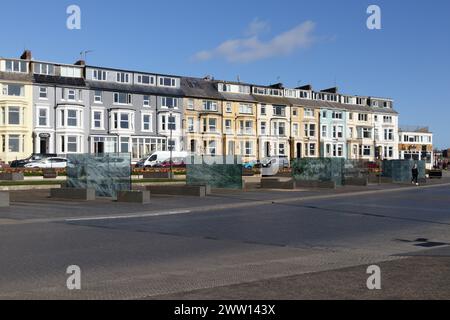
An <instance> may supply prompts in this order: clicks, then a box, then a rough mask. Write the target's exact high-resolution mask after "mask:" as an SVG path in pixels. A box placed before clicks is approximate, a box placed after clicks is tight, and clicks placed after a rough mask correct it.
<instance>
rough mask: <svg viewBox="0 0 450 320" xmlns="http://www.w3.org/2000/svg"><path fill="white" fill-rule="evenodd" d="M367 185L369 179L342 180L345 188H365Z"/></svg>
mask: <svg viewBox="0 0 450 320" xmlns="http://www.w3.org/2000/svg"><path fill="white" fill-rule="evenodd" d="M368 184H369V178H368V177H367V178H348V179H344V185H346V186H363V187H365V186H367V185H368Z"/></svg>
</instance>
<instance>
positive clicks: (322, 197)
mask: <svg viewBox="0 0 450 320" xmlns="http://www.w3.org/2000/svg"><path fill="white" fill-rule="evenodd" d="M449 186H450V183H442V184H433V185H427V186H421V187H416V186H414V187H399V188H388V189H381V190H380V189H377V190H367V191H356V192H347V193H345V192H344V193H335V194H322V195H315V196H303V197H302V196H300V197H289V198H282V199H267V200H251V201H248V202H243V203H231V204H216V205H206V206H198V207H188V208H180V209H178V210H170V211H159V212H149V211H144V212H138V213H136V212H134V213H131V214H126V213H125V214H121V215H111V216H89V217H81V218H78V217H67V218H45V219H26V220H20V221H17V223H9V225H11V224H31V223H51V222H76V221H93V220H107V219H131V218H145V217H157V216H169V215H178V214H187V213H193V212H197V213H200V212H211V211H218V210H227V209H243V208H249V207H255V206H260V205H276V204H289V203H292V202H299V201H301V202H305V201H314V200H325V199H338V198H346V197H355V196H362V195H370V194H382V193H392V192H403V191H411V190H424V189H432V188H438V187H449ZM267 191H269V189H268V190H267ZM210 197H214V194H213V195H212V196H210ZM13 205H14V204H13ZM49 205H50V206H51V203H49ZM0 225H2V223H1V222H0Z"/></svg>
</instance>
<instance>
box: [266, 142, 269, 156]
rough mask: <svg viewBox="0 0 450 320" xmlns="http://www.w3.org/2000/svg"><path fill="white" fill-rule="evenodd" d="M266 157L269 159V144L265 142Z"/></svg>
mask: <svg viewBox="0 0 450 320" xmlns="http://www.w3.org/2000/svg"><path fill="white" fill-rule="evenodd" d="M266 157H270V142H266Z"/></svg>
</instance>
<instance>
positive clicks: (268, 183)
mask: <svg viewBox="0 0 450 320" xmlns="http://www.w3.org/2000/svg"><path fill="white" fill-rule="evenodd" d="M261 188H262V189H289V190H293V189H295V188H296V183H295V181H294V179H289V180H283V179H280V178H262V179H261Z"/></svg>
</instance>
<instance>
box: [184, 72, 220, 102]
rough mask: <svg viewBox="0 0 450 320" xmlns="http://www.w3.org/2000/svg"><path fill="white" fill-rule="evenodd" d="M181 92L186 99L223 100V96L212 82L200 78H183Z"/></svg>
mask: <svg viewBox="0 0 450 320" xmlns="http://www.w3.org/2000/svg"><path fill="white" fill-rule="evenodd" d="M181 90H182V91H183V94H184V95H185V96H186V97H193V98H205V99H215V100H222V99H223V97H222V95H221V94H220V93H219V92H218V91H217V87H216V85H215V83H214V82H212V81H211V80H204V79H199V78H188V77H182V78H181Z"/></svg>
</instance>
